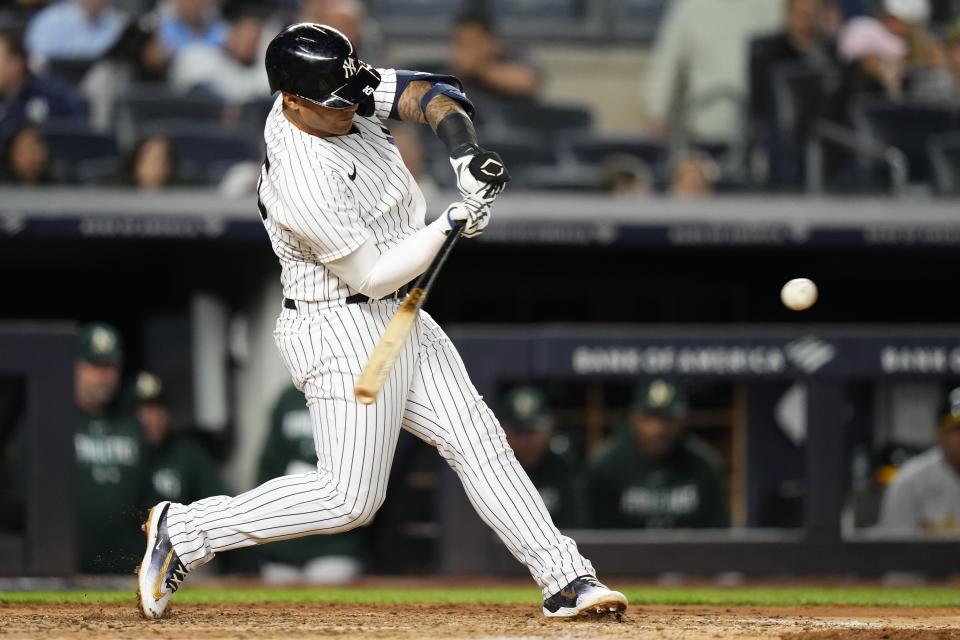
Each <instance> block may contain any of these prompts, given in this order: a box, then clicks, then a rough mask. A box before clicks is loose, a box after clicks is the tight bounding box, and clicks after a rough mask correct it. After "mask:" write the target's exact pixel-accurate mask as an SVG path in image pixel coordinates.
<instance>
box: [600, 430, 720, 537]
mask: <svg viewBox="0 0 960 640" xmlns="http://www.w3.org/2000/svg"><path fill="white" fill-rule="evenodd" d="M720 468H721V465H720V462H719V460H718V459H717V455H716V454H715V453H714V452H713V451H712V450H711V449H710V448H709V447H708V446H707V445H706V444H705V443H703V442H701V441H700V440H698V439H696V438H693V437H691V436H684V437H682V438H681V439H680V441H679V442H677V444H676V445H675V446H674V449H673V451H671V452H670V453H669V454H667V455H666V456H665V457H663V458H661V459H658V460H654V459H652V458H649V457H647V456H645V455H644V454H643V452H642V451H641V450H640V448H639V446H638V445H637V442H636V440H635V438H634V436H633V434H632V433H631V432H630V431H629V430H627V429H621V430H620V431H619V432H618V433H617V434H615V435H614V436H613V437H612V438H611V439H610V440H609V441H608V442H607V443H606V444H605V445H604V446H603V447H601V448H600V450H599V451H597V453H596V455H594V456H593V458H592V459H591V461H590V465H589V469H588V472H587V495H588V505H589V510H590V526H592V527H597V528H617V529H685V528H722V527H728V526H729V525H730V522H729V514H728V512H727V506H726V504H725V499H724V490H723V487H724V481H723V476H722V474H721V471H720Z"/></svg>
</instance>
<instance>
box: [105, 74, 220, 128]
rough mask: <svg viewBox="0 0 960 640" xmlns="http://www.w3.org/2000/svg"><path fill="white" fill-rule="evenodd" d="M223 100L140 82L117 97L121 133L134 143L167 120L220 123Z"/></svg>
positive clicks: (118, 121) (117, 121)
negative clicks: (152, 127)
mask: <svg viewBox="0 0 960 640" xmlns="http://www.w3.org/2000/svg"><path fill="white" fill-rule="evenodd" d="M222 117H223V103H222V102H221V101H220V100H217V99H216V98H213V97H211V96H208V95H182V94H178V93H175V92H174V91H173V90H172V89H170V88H169V87H167V86H165V85H151V84H147V85H136V86H133V87H131V88H130V89H129V90H128V91H126V92H125V93H124V94H123V95H122V96H120V98H119V99H118V100H117V106H116V123H117V132H118V136H119V137H120V138H121V139H122V140H123V141H124V142H128V143H129V142H132V141H133V140H134V139H135V138H137V137H139V136H140V135H141V134H142V132H143V131H144V129H146V128H150V127H151V126H153V125H157V124H158V123H163V122H182V121H186V120H190V121H194V122H208V123H217V122H220V120H221V118H222Z"/></svg>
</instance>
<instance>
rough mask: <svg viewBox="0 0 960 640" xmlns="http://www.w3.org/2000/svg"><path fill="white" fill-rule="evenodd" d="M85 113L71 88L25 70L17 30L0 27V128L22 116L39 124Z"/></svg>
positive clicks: (24, 61)
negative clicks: (1, 28)
mask: <svg viewBox="0 0 960 640" xmlns="http://www.w3.org/2000/svg"><path fill="white" fill-rule="evenodd" d="M85 117H86V106H85V105H84V104H83V100H82V99H81V98H80V97H79V96H78V95H77V94H76V93H75V92H74V91H73V90H72V89H70V88H69V87H66V86H64V85H61V84H59V83H56V82H53V81H51V80H45V79H43V78H38V77H36V76H34V75H33V74H31V73H30V72H29V70H28V69H27V56H26V51H25V50H24V48H23V40H22V39H21V38H20V34H19V33H18V32H16V31H10V30H2V31H0V131H3V130H4V129H6V128H8V127H11V126H14V125H15V124H16V123H19V122H21V121H24V120H27V121H31V122H35V123H38V124H40V123H43V122H46V121H47V120H81V119H83V118H85Z"/></svg>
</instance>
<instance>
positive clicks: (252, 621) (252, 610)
mask: <svg viewBox="0 0 960 640" xmlns="http://www.w3.org/2000/svg"><path fill="white" fill-rule="evenodd" d="M0 636H4V637H10V638H24V639H27V640H33V639H37V638H43V639H44V640H55V639H57V638H89V639H91V640H101V639H105V638H150V639H159V638H176V639H177V640H183V639H185V638H211V639H212V638H217V639H220V638H259V639H274V638H276V639H282V640H292V639H293V638H297V639H301V638H331V637H335V638H338V639H344V640H346V639H350V638H364V639H367V638H380V639H389V640H393V639H398V640H407V639H412V638H490V639H493V638H526V639H528V640H532V639H535V638H601V639H602V638H667V639H683V640H687V639H700V638H709V639H713V638H740V639H744V638H784V639H790V640H793V639H794V638H796V639H798V640H799V639H801V638H802V639H813V640H828V639H846V638H858V639H865V640H880V639H884V640H900V639H908V638H909V639H926V638H935V639H937V640H941V639H942V640H946V639H948V638H960V610H958V609H915V608H914V609H911V608H880V607H846V606H844V607H839V606H821V607H775V608H774V607H752V606H743V607H699V606H698V607H693V606H682V607H681V606H651V607H644V606H634V607H632V608H631V609H630V611H629V613H628V615H626V616H625V617H624V618H623V621H622V622H617V621H615V620H613V619H601V620H583V619H580V620H572V621H571V620H547V619H545V618H543V616H542V615H541V614H540V612H539V610H537V609H536V608H534V607H530V606H526V605H376V606H366V605H365V606H358V605H344V604H310V605H302V604H301V605H292V604H245V605H239V604H225V605H177V606H174V607H173V608H172V610H171V611H170V614H169V616H167V617H166V618H164V619H162V620H159V621H146V620H143V619H141V618H140V617H139V616H138V615H137V612H136V610H135V608H134V605H133V603H131V604H130V605H129V606H118V605H83V604H55V605H0Z"/></svg>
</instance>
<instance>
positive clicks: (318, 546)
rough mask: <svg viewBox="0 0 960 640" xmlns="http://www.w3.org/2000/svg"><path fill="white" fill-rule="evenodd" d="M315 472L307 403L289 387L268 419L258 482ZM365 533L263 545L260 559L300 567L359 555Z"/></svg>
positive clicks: (346, 533)
mask: <svg viewBox="0 0 960 640" xmlns="http://www.w3.org/2000/svg"><path fill="white" fill-rule="evenodd" d="M316 470H317V454H316V450H315V449H314V442H313V425H312V423H311V422H310V412H309V411H308V410H307V400H306V398H305V397H304V396H303V393H301V392H300V391H298V390H297V389H296V388H295V387H293V386H290V387H288V388H287V389H286V390H285V391H284V392H283V394H282V395H281V396H280V398H279V400H277V404H276V405H275V406H274V408H273V413H272V414H271V419H270V435H269V436H268V437H267V444H266V445H265V446H264V448H263V455H262V457H261V458H260V478H259V481H260V483H261V484H262V483H264V482H266V481H267V480H271V479H273V478H278V477H280V476H284V475H294V474H299V473H309V472H311V471H316ZM363 539H364V530H363V529H362V528H361V529H354V530H352V531H347V532H345V533H338V534H336V535H330V536H310V537H308V538H298V539H295V540H285V541H283V542H277V543H275V544H270V545H266V546H264V547H263V549H262V554H261V555H262V557H263V559H264V560H267V561H269V562H281V563H285V564H295V565H302V564H305V563H306V562H308V561H310V560H312V559H314V558H319V557H321V556H331V555H346V556H354V557H356V556H360V555H362V552H363V546H364V544H363Z"/></svg>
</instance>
